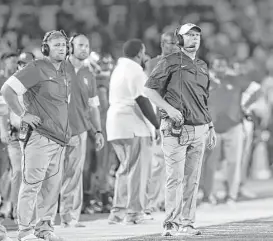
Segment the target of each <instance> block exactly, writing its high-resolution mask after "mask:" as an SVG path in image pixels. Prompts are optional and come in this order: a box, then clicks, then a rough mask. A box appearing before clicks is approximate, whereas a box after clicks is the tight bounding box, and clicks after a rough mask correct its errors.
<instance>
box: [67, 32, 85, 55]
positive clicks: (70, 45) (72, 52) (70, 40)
mask: <svg viewBox="0 0 273 241" xmlns="http://www.w3.org/2000/svg"><path fill="white" fill-rule="evenodd" d="M80 35H83V34H81V33H76V34H74V35H73V36H72V37H71V38H70V39H69V47H70V48H71V52H70V53H71V54H74V43H73V41H74V39H75V38H77V37H78V36H80Z"/></svg>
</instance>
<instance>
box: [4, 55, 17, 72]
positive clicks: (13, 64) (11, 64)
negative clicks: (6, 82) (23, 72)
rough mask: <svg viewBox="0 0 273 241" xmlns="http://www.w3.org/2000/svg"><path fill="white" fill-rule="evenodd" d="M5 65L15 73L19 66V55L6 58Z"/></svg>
mask: <svg viewBox="0 0 273 241" xmlns="http://www.w3.org/2000/svg"><path fill="white" fill-rule="evenodd" d="M5 66H6V68H7V70H8V71H10V72H11V73H14V72H15V71H16V68H17V57H10V58H7V59H6V60H5Z"/></svg>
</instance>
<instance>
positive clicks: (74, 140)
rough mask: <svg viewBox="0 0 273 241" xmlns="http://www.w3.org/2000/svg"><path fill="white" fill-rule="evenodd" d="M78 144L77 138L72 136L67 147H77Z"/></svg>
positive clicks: (78, 139)
mask: <svg viewBox="0 0 273 241" xmlns="http://www.w3.org/2000/svg"><path fill="white" fill-rule="evenodd" d="M79 144H80V138H79V136H72V137H71V138H70V140H69V142H68V144H67V145H68V146H77V145H79Z"/></svg>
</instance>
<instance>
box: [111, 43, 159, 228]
mask: <svg viewBox="0 0 273 241" xmlns="http://www.w3.org/2000/svg"><path fill="white" fill-rule="evenodd" d="M123 54H124V57H122V58H120V59H119V60H118V63H117V66H116V68H115V69H114V71H113V73H112V76H111V80H110V89H109V102H110V107H109V109H108V112H107V121H106V132H107V138H108V141H110V142H111V143H112V145H113V148H114V150H115V152H116V154H117V157H118V159H119V161H120V166H119V169H118V171H117V173H116V183H115V192H114V198H113V207H112V210H111V214H110V216H109V218H108V221H109V223H110V224H113V223H118V222H121V221H122V220H123V211H125V210H126V215H125V217H124V222H125V223H126V224H136V223H138V222H140V221H142V215H140V214H141V211H142V210H143V209H144V207H143V206H142V204H141V191H140V190H141V163H143V162H144V160H143V159H142V158H145V159H146V161H147V162H149V161H151V160H149V159H151V157H150V158H149V157H148V156H146V150H147V148H148V146H149V145H148V142H149V141H151V131H150V128H149V125H147V121H146V119H145V117H146V118H147V119H148V120H149V121H150V122H151V123H152V124H153V126H154V127H155V129H156V133H158V129H159V123H158V121H157V118H156V115H155V113H154V110H153V107H152V105H151V103H150V101H149V100H148V99H147V98H146V97H145V96H144V94H143V91H144V84H145V82H146V80H147V76H146V74H145V73H144V71H143V69H142V67H141V66H143V61H144V59H145V46H144V44H143V43H142V42H141V41H140V40H138V39H132V40H129V41H127V42H126V43H125V44H124V46H123ZM156 136H158V135H156ZM126 194H127V196H126ZM126 202H127V203H126Z"/></svg>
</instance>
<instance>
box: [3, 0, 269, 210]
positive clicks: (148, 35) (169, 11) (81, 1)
mask: <svg viewBox="0 0 273 241" xmlns="http://www.w3.org/2000/svg"><path fill="white" fill-rule="evenodd" d="M272 11H273V1H271V0H259V1H254V0H240V1H238V0H217V1H214V0H54V1H53V0H0V55H1V56H2V58H1V62H0V70H3V68H4V66H5V64H6V62H5V58H4V56H5V55H4V54H5V53H7V52H18V50H21V51H31V52H33V53H34V55H35V56H36V58H40V57H42V56H41V53H40V44H41V38H42V36H43V35H44V33H45V32H47V31H49V30H52V29H63V30H64V31H65V32H66V33H67V35H68V36H71V35H72V34H73V33H75V32H80V33H84V34H86V35H87V36H88V38H89V39H90V42H91V47H92V51H94V52H95V53H97V55H96V54H95V55H94V56H95V57H94V58H95V59H96V60H97V63H98V64H99V65H100V67H101V69H102V71H101V73H106V74H98V75H97V88H98V93H99V97H100V102H101V107H100V108H101V119H102V125H103V127H104V128H105V121H106V112H107V109H108V105H109V104H108V87H109V79H110V78H109V77H110V72H111V70H112V69H113V67H114V64H115V61H116V60H117V58H118V57H120V56H121V50H122V48H121V46H122V44H123V43H124V42H125V41H126V40H127V39H129V38H133V37H137V38H140V39H142V40H143V42H144V43H145V45H146V49H147V50H146V51H147V54H148V55H149V56H150V57H155V56H157V55H159V54H160V51H161V50H160V36H161V34H162V33H163V32H166V31H170V30H173V31H174V30H175V29H176V28H177V26H178V25H179V23H184V22H193V23H196V24H198V25H199V26H200V27H201V28H202V44H201V48H200V51H199V57H200V58H202V59H204V60H205V61H206V62H207V63H208V64H209V63H211V61H212V59H213V58H214V57H215V56H216V55H219V54H220V55H222V56H225V57H226V58H227V59H228V60H229V64H230V66H233V67H236V64H238V63H241V64H242V63H243V65H240V66H243V68H244V69H245V70H246V71H252V73H253V74H252V75H251V78H252V79H250V80H249V81H250V82H251V81H256V82H258V83H261V85H262V88H264V89H268V88H272V87H273V52H272V47H273V46H272V45H273V15H272ZM261 105H262V106H261V108H258V109H260V110H261V111H259V113H257V115H258V119H259V121H258V122H257V123H263V124H262V125H261V124H257V125H256V126H255V135H254V136H255V139H254V141H253V148H254V147H255V146H257V145H258V144H257V143H263V145H264V147H265V148H260V147H259V148H260V149H259V152H262V153H260V155H258V156H259V158H260V160H259V161H258V164H256V162H255V161H256V160H254V159H255V158H252V157H256V156H257V155H254V153H255V152H252V154H251V160H252V162H250V166H251V165H254V163H255V168H257V170H258V169H259V168H261V166H263V167H265V171H267V172H266V173H267V174H268V175H267V174H264V173H265V172H263V174H262V175H256V176H255V175H253V177H256V178H257V177H258V178H269V177H270V175H271V170H270V167H269V165H270V164H272V163H273V154H272V153H273V148H272V147H273V121H272V120H271V119H272V116H271V109H272V108H271V106H270V104H269V102H267V101H264V102H263V103H262V104H261ZM262 107H264V108H262ZM89 134H90V135H89V138H88V143H87V147H88V148H87V153H86V164H85V165H86V168H85V169H84V186H85V187H84V189H85V205H84V206H83V211H85V212H89V213H90V212H91V213H92V212H103V211H109V209H110V204H111V195H112V193H111V192H112V190H113V183H114V173H115V170H116V169H117V167H118V160H117V158H116V157H115V154H114V152H113V150H112V149H111V147H110V146H109V145H106V146H105V147H104V149H103V150H102V151H100V152H96V151H95V146H94V140H93V133H92V131H90V133H89ZM104 134H105V133H104ZM0 151H1V162H6V163H8V160H7V158H6V157H7V156H6V154H5V151H6V150H5V146H4V145H2V146H1V150H0ZM101 159H104V160H108V161H106V162H105V161H101ZM262 159H263V160H262ZM264 160H265V161H264ZM267 160H268V161H267ZM264 163H265V164H264ZM7 166H8V164H7V165H3V164H1V174H2V178H5V179H2V180H7V179H6V177H8V176H9V174H8V172H7V171H6V168H7ZM1 183H2V181H1ZM1 191H3V190H1Z"/></svg>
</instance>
